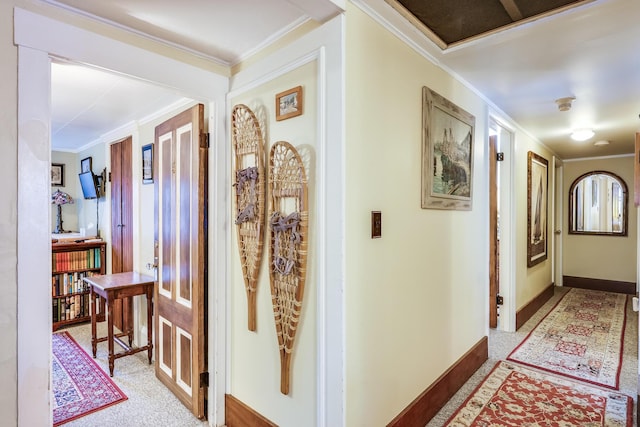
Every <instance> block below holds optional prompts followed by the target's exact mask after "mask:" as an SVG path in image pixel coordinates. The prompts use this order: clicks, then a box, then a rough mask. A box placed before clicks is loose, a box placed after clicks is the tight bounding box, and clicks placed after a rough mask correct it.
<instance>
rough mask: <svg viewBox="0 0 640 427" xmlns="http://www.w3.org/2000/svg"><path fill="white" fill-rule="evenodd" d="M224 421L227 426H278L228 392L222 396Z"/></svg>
mask: <svg viewBox="0 0 640 427" xmlns="http://www.w3.org/2000/svg"><path fill="white" fill-rule="evenodd" d="M224 397H225V398H224V410H225V423H226V426H227V427H246V426H251V427H278V425H277V424H275V423H272V422H271V421H269V420H268V419H266V418H265V417H263V416H262V415H260V414H259V413H257V412H256V411H254V410H253V409H251V408H250V407H248V406H247V405H245V404H244V403H242V402H241V401H239V400H238V399H236V398H235V397H233V396H232V395H230V394H225V396H224Z"/></svg>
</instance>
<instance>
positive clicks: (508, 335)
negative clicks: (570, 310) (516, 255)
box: [426, 287, 638, 427]
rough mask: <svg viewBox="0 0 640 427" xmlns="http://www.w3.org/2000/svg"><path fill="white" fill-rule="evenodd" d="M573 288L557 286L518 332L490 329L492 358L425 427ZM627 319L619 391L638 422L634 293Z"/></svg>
mask: <svg viewBox="0 0 640 427" xmlns="http://www.w3.org/2000/svg"><path fill="white" fill-rule="evenodd" d="M569 289H570V288H563V287H556V288H555V294H554V296H553V297H552V298H551V299H550V300H549V301H547V303H546V304H545V305H544V306H543V307H542V308H541V309H540V310H538V312H537V313H536V314H535V315H534V316H533V317H532V318H531V319H529V321H527V323H525V324H524V325H523V326H522V327H521V328H520V329H519V330H518V331H517V332H515V333H513V332H503V331H498V330H493V329H492V330H490V334H489V359H488V360H487V361H486V362H485V363H484V364H483V365H482V366H481V367H480V369H478V371H476V373H475V374H473V376H472V377H471V378H470V379H469V381H467V382H466V383H465V385H464V386H463V387H462V388H461V389H460V390H459V391H458V392H457V393H456V394H455V396H454V397H453V398H452V399H451V400H449V402H448V403H447V404H446V405H445V406H444V407H443V408H442V409H441V410H440V411H439V412H438V413H437V414H436V416H435V417H434V418H433V419H432V420H431V421H430V422H429V423H428V424H427V425H426V427H441V426H443V425H444V423H445V422H446V421H447V420H448V419H449V417H450V416H451V415H452V414H453V413H454V412H455V411H456V409H457V408H458V407H459V406H460V405H462V404H463V403H464V401H465V400H466V399H467V397H468V396H469V394H470V393H471V392H473V391H474V390H475V388H476V387H477V386H478V385H479V384H480V383H481V381H482V380H483V379H484V378H485V377H486V376H487V375H488V374H489V372H490V371H491V369H492V368H493V367H494V365H495V364H496V363H497V362H498V361H500V360H506V358H507V356H508V355H509V354H510V353H511V351H512V350H513V349H514V348H515V347H516V346H517V345H518V344H520V343H521V342H522V340H524V339H525V338H526V337H527V335H528V334H529V332H531V330H532V329H533V328H534V327H535V326H536V325H538V323H539V322H540V321H541V320H542V319H543V318H544V316H546V315H547V313H549V311H550V310H551V309H553V307H555V305H556V304H557V303H558V301H559V300H560V299H561V298H562V296H563V295H564V294H565V293H566V292H567V291H568V290H569ZM628 298H629V299H628V303H627V319H626V327H625V333H624V347H623V348H624V350H623V356H622V369H621V372H620V389H619V392H620V393H623V394H626V395H628V396H630V397H632V398H633V400H634V408H633V425H637V421H636V413H637V411H636V406H637V403H638V402H637V395H638V391H637V390H638V313H636V312H634V311H633V309H632V304H631V296H629V297H628Z"/></svg>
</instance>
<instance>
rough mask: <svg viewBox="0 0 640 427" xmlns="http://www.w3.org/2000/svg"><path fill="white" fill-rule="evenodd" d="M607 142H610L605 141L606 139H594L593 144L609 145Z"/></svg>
mask: <svg viewBox="0 0 640 427" xmlns="http://www.w3.org/2000/svg"><path fill="white" fill-rule="evenodd" d="M609 144H610V142H609V141H607V140H606V139H601V140H600V141H596V142H594V143H593V145H598V146H600V145H609Z"/></svg>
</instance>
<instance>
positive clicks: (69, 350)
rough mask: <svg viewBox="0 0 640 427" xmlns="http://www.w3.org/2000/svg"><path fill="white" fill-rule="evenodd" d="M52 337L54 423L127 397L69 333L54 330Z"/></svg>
mask: <svg viewBox="0 0 640 427" xmlns="http://www.w3.org/2000/svg"><path fill="white" fill-rule="evenodd" d="M52 338H53V346H52V349H53V357H52V358H51V394H52V397H51V406H52V408H53V425H54V426H59V425H61V424H64V423H66V422H69V421H71V420H75V419H77V418H80V417H83V416H85V415H88V414H90V413H92V412H95V411H98V410H100V409H104V408H106V407H108V406H111V405H115V404H116V403H119V402H123V401H125V400H127V396H125V395H124V393H123V392H122V391H121V390H120V389H119V388H118V386H117V385H115V384H114V383H113V381H111V379H110V378H109V377H108V376H107V374H105V373H104V371H103V370H102V369H100V367H99V366H98V365H97V364H96V363H95V362H94V361H93V359H92V358H91V357H90V356H89V355H88V354H87V353H86V352H85V351H84V350H83V349H82V348H81V347H80V346H79V345H78V343H76V341H75V340H74V339H73V338H72V337H71V335H69V333H67V332H60V333H55V334H53V335H52Z"/></svg>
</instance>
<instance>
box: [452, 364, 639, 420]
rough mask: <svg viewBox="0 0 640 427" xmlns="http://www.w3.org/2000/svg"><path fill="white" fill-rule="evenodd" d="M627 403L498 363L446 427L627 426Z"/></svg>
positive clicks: (607, 392)
mask: <svg viewBox="0 0 640 427" xmlns="http://www.w3.org/2000/svg"><path fill="white" fill-rule="evenodd" d="M632 410H633V399H632V398H631V397H628V396H625V395H623V394H620V393H618V392H615V391H610V390H604V389H600V388H597V387H594V386H591V385H587V384H578V383H576V382H574V381H571V380H569V379H566V378H562V377H559V376H556V375H551V374H547V373H542V372H538V371H535V370H533V369H529V368H527V367H524V366H521V365H518V364H514V363H509V362H498V363H497V364H496V366H495V367H494V368H493V370H492V371H491V373H490V374H489V375H488V376H487V377H486V378H485V379H484V381H483V382H482V383H481V384H480V385H479V386H478V387H477V388H476V389H475V390H474V391H473V393H471V394H470V395H469V398H468V399H467V401H466V402H465V403H464V404H463V405H462V406H461V407H460V408H459V409H458V410H457V411H456V413H454V414H453V415H452V416H451V418H449V420H448V421H447V423H446V424H445V426H447V427H463V426H464V427H471V426H473V427H492V426H499V427H522V426H539V427H542V426H558V427H573V426H575V427H596V426H597V427H614V426H615V427H631V424H632V422H633V413H632Z"/></svg>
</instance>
